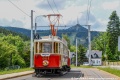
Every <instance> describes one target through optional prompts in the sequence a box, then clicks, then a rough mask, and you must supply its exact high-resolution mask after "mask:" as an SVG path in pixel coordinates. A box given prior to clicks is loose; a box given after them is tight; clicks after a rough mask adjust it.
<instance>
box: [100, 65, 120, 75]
mask: <svg viewBox="0 0 120 80" xmlns="http://www.w3.org/2000/svg"><path fill="white" fill-rule="evenodd" d="M98 69H100V70H103V71H106V72H109V73H111V74H114V75H116V76H119V77H120V70H118V69H112V68H110V67H107V68H100V67H99V68H98Z"/></svg>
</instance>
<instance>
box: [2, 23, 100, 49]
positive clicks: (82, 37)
mask: <svg viewBox="0 0 120 80" xmlns="http://www.w3.org/2000/svg"><path fill="white" fill-rule="evenodd" d="M4 28H5V29H7V30H10V31H13V32H17V33H21V34H24V35H26V36H28V37H30V32H31V31H30V30H29V29H23V28H16V27H4ZM37 33H38V34H39V35H40V36H47V35H49V34H50V30H37ZM99 33H100V32H97V31H91V40H93V38H94V37H95V36H97V35H99ZM62 34H67V35H68V37H69V38H70V41H71V44H73V45H75V39H76V38H77V39H78V44H83V45H85V46H86V47H87V45H88V29H86V28H84V27H83V26H81V25H80V24H76V25H74V26H72V27H69V28H68V29H61V30H58V33H57V35H58V36H60V37H61V36H62Z"/></svg>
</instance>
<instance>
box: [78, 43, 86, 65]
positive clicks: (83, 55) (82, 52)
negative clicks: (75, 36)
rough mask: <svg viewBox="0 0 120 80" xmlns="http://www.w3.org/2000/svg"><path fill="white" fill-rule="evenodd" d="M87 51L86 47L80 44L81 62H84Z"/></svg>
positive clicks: (79, 59)
mask: <svg viewBox="0 0 120 80" xmlns="http://www.w3.org/2000/svg"><path fill="white" fill-rule="evenodd" d="M85 52H86V49H85V47H84V46H82V45H79V46H78V53H77V54H78V62H80V63H81V64H83V62H84V60H85V58H86V57H85Z"/></svg>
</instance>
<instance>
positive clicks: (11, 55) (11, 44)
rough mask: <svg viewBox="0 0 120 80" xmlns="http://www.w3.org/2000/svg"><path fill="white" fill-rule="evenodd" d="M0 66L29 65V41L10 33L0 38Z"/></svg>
mask: <svg viewBox="0 0 120 80" xmlns="http://www.w3.org/2000/svg"><path fill="white" fill-rule="evenodd" d="M0 42H1V43H0V68H1V69H3V68H6V67H8V66H13V65H19V66H20V67H27V66H28V64H29V61H28V59H29V58H30V57H29V52H30V49H29V48H28V47H29V44H28V42H24V41H23V39H22V38H21V37H19V36H13V35H12V34H9V35H7V36H2V37H1V38H0ZM25 61H27V62H25Z"/></svg>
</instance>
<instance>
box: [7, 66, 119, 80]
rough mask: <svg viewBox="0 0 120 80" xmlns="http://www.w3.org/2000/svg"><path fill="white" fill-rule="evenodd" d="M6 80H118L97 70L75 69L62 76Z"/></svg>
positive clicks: (27, 76)
mask: <svg viewBox="0 0 120 80" xmlns="http://www.w3.org/2000/svg"><path fill="white" fill-rule="evenodd" d="M82 74H84V77H82ZM85 78H86V79H85ZM91 78H93V79H91ZM8 80H119V79H117V78H116V76H114V75H111V74H108V73H106V72H103V71H101V70H98V69H93V68H77V69H72V70H71V71H70V72H68V73H67V74H65V75H63V76H59V75H46V76H42V77H39V78H38V77H32V75H26V76H22V77H17V78H12V79H8Z"/></svg>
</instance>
